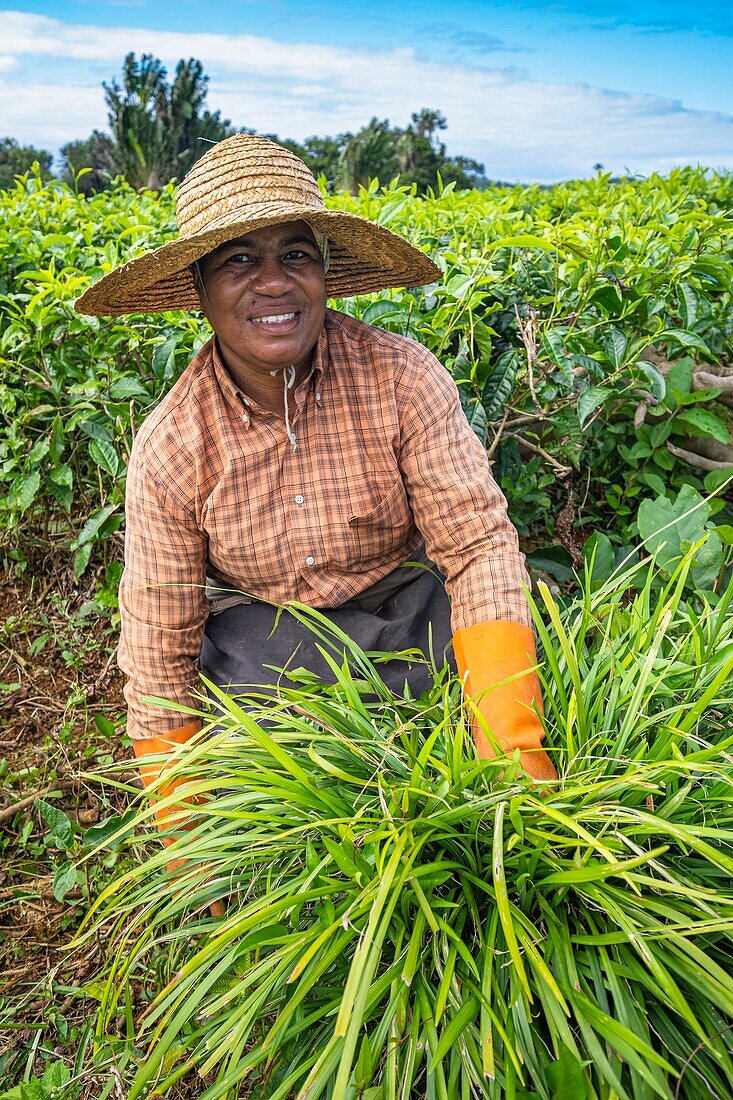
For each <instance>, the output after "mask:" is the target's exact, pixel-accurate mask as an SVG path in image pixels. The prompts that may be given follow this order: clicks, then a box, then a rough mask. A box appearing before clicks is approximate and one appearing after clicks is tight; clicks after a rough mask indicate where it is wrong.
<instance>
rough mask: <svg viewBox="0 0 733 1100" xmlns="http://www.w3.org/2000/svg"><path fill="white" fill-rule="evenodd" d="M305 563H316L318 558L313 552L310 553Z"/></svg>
mask: <svg viewBox="0 0 733 1100" xmlns="http://www.w3.org/2000/svg"><path fill="white" fill-rule="evenodd" d="M305 564H306V565H315V564H316V559H315V558H314V557H313V555H312V554H309V555H308V557H307V558H306V559H305Z"/></svg>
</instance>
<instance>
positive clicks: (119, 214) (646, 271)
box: [0, 116, 733, 575]
mask: <svg viewBox="0 0 733 1100" xmlns="http://www.w3.org/2000/svg"><path fill="white" fill-rule="evenodd" d="M417 117H419V116H417ZM426 125H427V123H426ZM82 179H83V177H82ZM732 197H733V185H732V184H731V177H730V176H727V175H715V174H713V173H708V172H704V171H702V170H696V169H684V170H677V171H675V172H673V173H672V174H671V175H670V176H669V178H666V179H663V178H661V177H651V178H650V179H648V180H643V181H625V180H622V181H616V182H613V181H611V180H609V179H608V177H604V176H599V177H596V178H594V179H592V180H588V181H578V182H575V183H569V184H563V185H560V186H558V187H555V188H551V189H545V188H540V187H527V188H521V187H512V188H491V189H489V190H486V191H483V192H477V191H472V192H463V193H459V192H457V191H456V190H455V189H453V188H452V187H451V186H448V187H445V188H444V189H443V190H442V191H440V192H436V193H435V194H432V195H428V196H427V197H423V198H421V197H419V196H418V194H417V186H416V185H412V186H410V187H408V186H394V187H391V188H386V189H381V190H380V189H379V187H378V185H377V184H376V182H372V183H371V184H370V185H369V187H368V188H366V189H362V190H361V191H360V192H359V193H358V194H357V195H346V194H338V195H332V196H329V197H328V200H327V201H328V203H329V204H330V205H332V206H334V207H337V208H339V209H344V210H348V211H352V212H354V213H359V214H362V215H365V216H367V217H370V218H374V219H376V220H377V221H379V222H380V223H381V224H383V225H386V226H388V227H389V228H391V229H394V230H395V231H397V232H400V233H403V234H405V235H406V236H408V237H409V238H410V239H411V240H412V241H413V242H414V243H415V244H416V245H417V246H418V247H421V248H424V249H425V250H427V251H428V252H430V253H431V254H432V255H433V256H434V257H435V259H436V262H437V263H438V264H439V266H440V267H441V269H442V271H443V272H444V276H443V278H442V280H441V282H440V283H438V284H435V285H432V286H428V287H425V288H420V289H409V288H408V289H406V290H395V291H389V292H387V293H385V294H382V295H380V296H379V297H376V298H375V296H364V297H360V298H356V299H352V300H348V301H344V302H340V303H337V305H338V307H339V308H342V309H345V310H346V311H348V312H350V313H353V314H355V315H357V316H361V317H363V318H364V319H365V320H367V321H369V322H371V323H374V324H377V325H381V326H382V327H384V328H387V329H390V330H393V331H396V332H400V333H404V334H406V335H409V336H411V337H413V338H415V339H418V340H420V341H421V342H422V343H423V344H425V345H426V346H427V347H428V348H430V350H432V351H433V352H434V353H435V354H436V355H437V356H438V357H439V358H440V359H441V360H442V361H443V362H444V363H445V364H446V366H447V367H448V368H449V369H450V370H451V371H452V373H453V376H454V378H455V379H456V382H457V383H458V385H459V389H460V392H461V395H462V400H463V403H464V407H465V409H466V413H467V415H468V417H469V420H470V421H471V423H472V425H473V427H474V430H475V431H476V433H477V435H478V436H479V437H480V438H481V440H482V441H483V442H484V443H485V444H486V446H487V448H488V450H489V452H490V454H491V457H492V461H493V468H494V472H495V475H496V476H497V478H498V479H499V481H500V483H501V485H502V488H503V489H504V492H505V493H506V495H507V498H508V500H509V506H510V513H511V516H512V519H513V520H514V522H515V523H516V524H517V526H518V528H519V529H520V531H521V532H522V533H523V534H524V535H526V536H529V537H530V538H531V539H532V541H533V543H534V544H535V545H537V544H546V543H547V539H548V536H550V537H551V536H552V535H553V524H554V518H555V517H556V516H557V514H558V513H559V512H560V511H561V509H562V508H563V506H564V505H565V504H566V503H567V502H568V501H570V502H571V503H572V501H574V500H575V501H578V502H580V501H582V502H583V507H582V509H581V508H580V506H579V504H578V506H577V507H576V515H575V516H574V517H573V518H574V521H575V522H576V523H580V524H588V525H590V526H600V527H602V528H604V529H606V530H607V531H608V532H609V533H610V534H611V536H612V538H613V540H614V542H615V543H617V544H620V545H628V544H629V543H630V542H631V541H632V540H633V539H634V538H635V536H636V515H637V512H638V508H639V504H640V503H641V501H642V500H644V499H655V498H656V497H658V496H659V495H660V494H661V495H665V496H668V497H669V499H670V501H672V500H673V499H674V498H675V497H676V495H677V494H678V493H679V491H680V490H681V489H682V488H683V487H684V486H686V485H688V486H690V487H691V488H693V489H694V490H695V491H696V492H698V493H701V494H704V493H706V492H714V491H716V490H717V488H718V487H719V485H720V483H721V481H723V480H724V471H723V473H722V474H721V471H714V472H710V473H706V471H705V469H701V468H699V467H696V466H695V465H690V463H689V461H686V460H685V458H684V457H680V454H684V453H687V452H689V449H690V447H691V446H692V445H693V443H695V444H696V445H697V442H699V440H700V439H701V438H702V439H708V440H710V441H711V442H714V443H716V444H717V445H719V446H723V445H724V444H723V440H724V437H725V436H726V433H727V434H728V436H730V432H731V419H732V418H731V412H730V408H729V407H728V406H727V405H725V404H724V403H723V402H722V401H721V400H720V399H719V398H720V394H721V391H720V389H719V388H714V386H713V385H711V383H710V379H711V378H712V379H713V382H714V381H715V376H714V374H710V372H711V371H712V372H714V371H715V370H723V369H725V364H726V363H729V362H730V361H731V358H732V357H733V349H732V348H731V341H732V334H731V326H730V317H731V275H732V274H733V256H732V255H731V254H732V252H733V246H732V245H731V241H732V239H733V230H732V229H731V223H730V219H729V216H728V214H727V210H728V209H729V207H730V204H731V200H732ZM173 200H174V194H173V190H172V188H170V187H166V188H163V190H162V191H161V192H160V193H156V194H154V193H151V192H145V193H142V194H136V193H135V191H134V190H133V189H132V188H131V187H129V186H128V185H125V184H119V185H118V186H117V187H116V188H115V189H114V190H110V191H107V192H104V193H100V194H94V195H92V196H91V197H89V198H88V199H87V198H85V197H84V196H83V195H80V194H78V193H76V192H75V191H73V190H71V189H69V188H66V187H64V186H62V185H59V184H58V183H51V184H44V183H43V181H42V180H41V178H40V177H39V175H38V174H36V175H33V174H31V175H29V176H28V177H27V178H25V179H24V180H22V181H21V182H19V183H18V184H17V185H16V186H15V187H14V188H13V189H12V190H10V191H8V192H7V193H5V194H4V196H3V199H2V208H3V217H2V219H0V366H2V380H1V381H0V486H1V487H2V492H1V493H0V528H4V529H5V530H8V531H17V530H18V528H19V527H20V526H21V525H22V528H23V530H24V531H26V532H29V533H30V532H32V533H33V535H34V537H37V538H41V539H42V540H44V541H45V542H48V540H51V541H53V542H54V544H56V545H58V543H59V541H61V542H62V543H63V545H64V546H65V547H66V548H68V549H69V550H70V552H71V553H72V554H73V556H74V565H75V568H76V571H77V574H79V575H81V574H82V573H83V572H84V570H85V568H86V567H87V564H88V562H89V561H90V560H91V557H92V555H93V554H94V552H95V547H97V546H99V545H100V544H101V543H104V542H106V541H108V540H110V539H114V538H115V537H119V536H118V531H119V527H120V523H121V516H122V511H121V504H122V496H123V490H124V477H125V471H126V464H127V459H128V457H129V452H130V447H131V445H132V439H133V436H134V432H135V430H136V427H137V426H138V425H139V424H140V422H141V421H142V419H143V418H144V416H145V415H146V413H147V412H148V411H149V410H150V408H151V407H152V406H153V405H154V403H155V402H156V401H157V400H158V399H159V398H160V396H161V394H162V393H163V392H164V391H165V390H166V389H168V388H169V386H170V385H171V383H172V382H173V381H174V379H175V378H176V377H177V376H178V374H179V373H180V371H181V370H182V369H183V367H184V366H185V364H186V363H187V362H188V360H189V359H190V357H191V355H192V353H193V352H194V350H195V349H196V348H197V347H198V346H199V345H200V343H201V342H202V341H203V340H204V339H206V338H207V335H208V333H207V330H206V327H205V325H204V323H203V322H202V320H201V319H200V318H199V317H198V316H197V315H195V314H187V315H183V314H165V315H163V316H159V317H152V318H151V317H130V318H117V319H114V320H101V321H97V320H94V319H88V318H83V317H80V316H78V315H77V314H75V313H74V311H73V302H74V300H75V299H76V298H77V297H78V296H79V295H80V294H81V292H82V291H83V289H84V288H85V287H86V286H87V285H88V283H89V282H90V281H91V280H92V279H94V278H97V277H98V276H99V275H101V274H102V273H104V272H107V271H109V270H110V269H111V268H112V267H114V266H116V265H117V264H118V263H121V262H123V261H124V260H126V259H128V258H129V257H130V256H131V255H134V254H138V253H140V252H142V251H144V250H146V249H148V248H151V247H153V246H156V245H158V244H160V243H162V242H164V241H166V240H168V239H170V238H171V237H172V236H173V235H174V233H175V224H174V206H173ZM703 370H704V371H706V372H708V373H707V374H705V375H704V377H705V378H706V379H708V381H706V382H704V384H702V385H701V384H700V383H699V379H700V378H701V377H703V375H702V373H701V371H703ZM719 475H720V476H719ZM713 514H714V516H715V522H716V523H718V524H722V525H726V524H727V525H730V524H731V522H732V521H733V516H731V512H730V508H729V506H728V505H724V500H723V498H722V496H721V497H720V499H717V500H715V501H714V502H713V505H712V511H711V515H713ZM582 541H583V540H582V538H581V542H582Z"/></svg>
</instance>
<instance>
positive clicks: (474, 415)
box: [463, 399, 489, 444]
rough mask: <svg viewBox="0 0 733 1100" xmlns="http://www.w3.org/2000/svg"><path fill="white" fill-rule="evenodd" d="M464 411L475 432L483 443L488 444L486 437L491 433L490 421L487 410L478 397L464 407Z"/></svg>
mask: <svg viewBox="0 0 733 1100" xmlns="http://www.w3.org/2000/svg"><path fill="white" fill-rule="evenodd" d="M463 411H464V412H465V414H466V419H467V420H468V423H469V424H470V425H471V428H472V430H473V432H474V433H475V434H476V435H477V436H478V438H479V439H480V440H481V442H482V443H483V444H486V437H487V436H488V434H489V421H488V418H487V416H486V410H485V409H484V407H483V405H482V404H481V402H480V401H479V400H478V399H476V400H475V401H472V402H471V403H470V405H468V407H464V410H463Z"/></svg>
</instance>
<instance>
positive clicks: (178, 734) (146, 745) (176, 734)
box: [132, 721, 224, 917]
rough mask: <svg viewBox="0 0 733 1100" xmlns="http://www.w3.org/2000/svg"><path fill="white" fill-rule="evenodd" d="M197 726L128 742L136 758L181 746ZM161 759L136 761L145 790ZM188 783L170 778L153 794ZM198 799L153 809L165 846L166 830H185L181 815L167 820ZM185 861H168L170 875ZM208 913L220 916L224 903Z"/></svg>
mask: <svg viewBox="0 0 733 1100" xmlns="http://www.w3.org/2000/svg"><path fill="white" fill-rule="evenodd" d="M200 729H201V723H200V722H197V721H194V722H187V723H186V725H185V726H180V727H179V728H178V729H176V730H172V731H171V733H167V734H166V735H165V736H164V737H143V738H135V739H134V740H133V742H132V745H133V748H134V750H135V756H136V757H137V758H138V759H139V758H140V757H142V756H155V755H158V754H163V753H168V752H170V751H171V749H172V748H173V746H174V745H185V743H186V742H187V741H190V740H191V738H192V737H193V736H194V735H195V734H197V733H198V732H199V730H200ZM165 767H166V765H165V761H162V762H161V763H155V764H154V763H152V762H151V763H146V764H139V765H138V770H139V772H140V776H141V778H142V781H143V786H144V787H145V788H146V789H147V788H148V787H149V786H151V784H153V783H155V782H156V781H157V780H158V779H159V778H160V776H161V774H162V773H163V772H164V771H165ZM189 782H190V776H189V777H187V778H185V779H184V778H183V777H181V778H180V779H172V780H171V781H170V783H166V784H165V785H161V786H159V787H158V788H157V790H156V794H158V795H160V797H161V798H165V797H167V796H168V795H169V794H172V793H173V791H175V790H177V789H178V787H182V786H183V784H184V783H189ZM199 801H200V799H197V798H193V799H183V800H182V801H181V802H180V803H179V804H178V805H176V804H175V803H173V804H172V805H171V806H166V807H164V808H162V809H159V810H156V811H155V821H156V823H157V826H158V828H159V829H160V831H161V834H162V837H161V839H162V841H163V844H164V845H165V846H166V848H167V847H168V845H169V844H171V843H172V842H173V839H174V838H173V837H171V836H166V835H165V832H166V829H173V828H175V829H176V830H178V829H185V828H186V827H187V823H186V820H185V819H184V818H182V817H180V816H179V817H177V820H175V821H173V822H171V821H170V818H171V817H172V816H173V815H179V814H180V810H181V806H183V805H196V804H197V802H199ZM185 864H186V861H185V859H174V860H173V861H172V862H171V863H169V864H168V871H169V872H170V873H171V874H174V873H175V872H176V871H177V870H179V869H180V868H181V867H184V866H185ZM209 912H210V913H211V915H212V917H220V916H222V915H223V913H224V905H223V903H222V902H221V901H215V902H213V903H212V904H211V905H210V906H209Z"/></svg>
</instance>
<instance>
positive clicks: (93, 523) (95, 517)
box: [71, 504, 118, 550]
mask: <svg viewBox="0 0 733 1100" xmlns="http://www.w3.org/2000/svg"><path fill="white" fill-rule="evenodd" d="M117 508H118V505H116V504H105V506H104V508H98V509H97V510H96V512H92V514H91V516H89V518H88V519H87V520H86V522H85V523H84V526H83V527H82V529H81V531H80V532H79V534H78V535H77V537H76V539H75V541H74V542H73V543H72V547H71V548H72V550H74V549H77V548H78V547H81V546H84V544H85V543H88V542H91V541H92V540H93V539H94V537H95V535H96V534H97V533H98V531H99V530H100V528H101V527H102V526H103V525H104V524H105V523H106V522H107V520H108V519H109V518H110V517H111V516H112V514H113V513H114V512H115V511H116V510H117Z"/></svg>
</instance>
